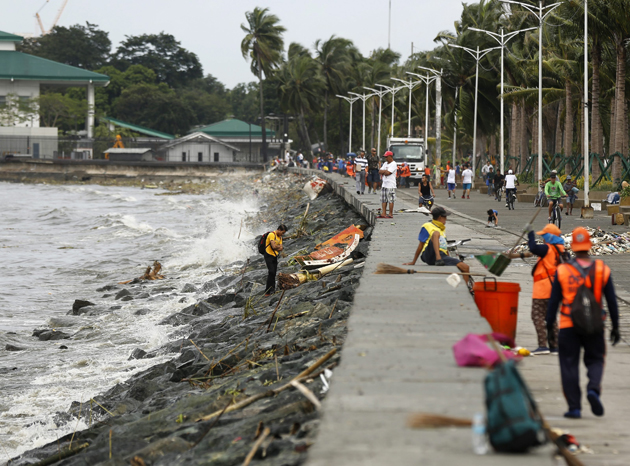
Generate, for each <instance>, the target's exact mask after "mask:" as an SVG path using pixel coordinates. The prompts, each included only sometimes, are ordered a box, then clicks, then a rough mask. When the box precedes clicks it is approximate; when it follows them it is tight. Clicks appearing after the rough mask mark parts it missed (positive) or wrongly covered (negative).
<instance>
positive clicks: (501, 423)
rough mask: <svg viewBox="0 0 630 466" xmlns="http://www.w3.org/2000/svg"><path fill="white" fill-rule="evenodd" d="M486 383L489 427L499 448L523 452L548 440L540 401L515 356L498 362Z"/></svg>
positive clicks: (499, 450) (494, 446)
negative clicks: (530, 389) (540, 412)
mask: <svg viewBox="0 0 630 466" xmlns="http://www.w3.org/2000/svg"><path fill="white" fill-rule="evenodd" d="M484 386H485V391H486V409H487V416H486V419H487V421H486V422H487V426H486V431H487V432H488V437H489V440H490V444H491V445H492V447H493V448H494V449H495V450H496V451H498V452H504V453H523V452H526V451H527V450H528V449H530V448H531V447H536V446H539V445H543V444H544V443H546V442H547V436H546V435H545V431H544V429H543V422H542V419H541V417H540V415H539V414H538V409H537V408H536V403H535V402H534V399H533V398H532V396H531V394H530V393H529V390H528V388H527V385H525V382H524V381H523V379H522V378H521V375H520V374H519V372H518V369H517V368H516V366H515V364H514V361H513V360H509V361H507V362H504V363H499V364H497V366H496V367H495V369H494V370H493V371H492V372H490V373H489V374H488V375H487V376H486V380H485V384H484Z"/></svg>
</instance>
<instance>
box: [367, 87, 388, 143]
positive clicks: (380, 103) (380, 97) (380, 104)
mask: <svg viewBox="0 0 630 466" xmlns="http://www.w3.org/2000/svg"><path fill="white" fill-rule="evenodd" d="M363 89H367V90H368V91H372V92H374V94H376V95H377V96H378V138H377V141H378V142H377V143H376V147H377V149H376V153H377V154H380V153H381V113H382V109H383V108H382V107H383V96H384V95H385V94H387V93H388V92H389V91H388V90H387V89H382V90H380V91H379V90H376V89H372V88H371V87H365V86H364V87H363Z"/></svg>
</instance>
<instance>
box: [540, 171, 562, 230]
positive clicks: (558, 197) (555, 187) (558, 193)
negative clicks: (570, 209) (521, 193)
mask: <svg viewBox="0 0 630 466" xmlns="http://www.w3.org/2000/svg"><path fill="white" fill-rule="evenodd" d="M550 177H551V180H549V181H548V182H547V184H545V196H547V199H548V200H549V222H551V210H552V209H553V206H554V204H555V203H556V202H557V203H558V206H559V207H560V213H561V214H562V196H566V195H567V193H565V192H564V188H563V187H562V183H560V181H558V172H556V171H555V170H554V171H552V172H551V175H550Z"/></svg>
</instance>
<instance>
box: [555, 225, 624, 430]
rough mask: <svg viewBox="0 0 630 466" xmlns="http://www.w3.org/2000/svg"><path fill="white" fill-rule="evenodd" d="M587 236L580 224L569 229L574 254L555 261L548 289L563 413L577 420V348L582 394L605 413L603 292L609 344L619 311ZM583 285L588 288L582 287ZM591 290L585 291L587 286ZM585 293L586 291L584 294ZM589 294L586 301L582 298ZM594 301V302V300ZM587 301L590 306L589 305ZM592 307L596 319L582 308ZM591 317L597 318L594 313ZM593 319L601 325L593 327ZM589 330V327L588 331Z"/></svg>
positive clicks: (608, 278) (613, 340) (607, 274)
mask: <svg viewBox="0 0 630 466" xmlns="http://www.w3.org/2000/svg"><path fill="white" fill-rule="evenodd" d="M591 247H592V243H591V238H590V235H589V233H588V231H587V230H586V228H583V227H577V228H576V229H575V230H573V234H572V242H571V248H572V249H573V252H575V259H573V260H571V261H570V262H567V263H565V264H560V265H559V266H558V270H557V272H556V278H555V280H554V283H553V288H552V290H551V298H550V299H549V307H548V309H547V328H548V329H550V328H552V326H553V325H554V322H555V321H556V314H557V313H558V305H559V304H560V306H561V307H560V325H559V327H560V332H559V333H558V343H559V360H560V375H561V379H562V390H563V392H564V397H565V398H566V400H567V404H568V405H569V410H568V411H567V412H566V413H565V414H564V417H567V418H572V419H579V418H580V417H582V412H581V410H582V392H581V390H580V352H581V349H582V348H584V364H585V365H586V376H587V377H588V384H587V385H586V399H587V400H588V402H589V404H590V405H591V411H592V412H593V414H594V415H595V416H603V415H604V405H603V404H602V401H601V399H600V396H601V389H602V386H601V384H602V376H603V375H604V359H605V356H606V341H605V338H604V319H605V318H606V314H605V312H604V310H603V308H602V295H603V296H605V297H606V302H607V304H608V312H609V313H610V320H611V322H612V330H611V331H610V341H611V343H612V345H613V346H615V345H616V344H617V343H619V339H620V338H621V337H620V335H619V311H618V308H617V296H616V295H615V287H614V285H613V281H612V277H611V276H610V269H609V268H608V266H607V265H606V264H604V262H603V261H601V260H595V261H593V260H591V258H590V256H589V251H590V250H591ZM582 284H584V285H585V287H587V290H586V291H585V287H582ZM589 290H590V291H589ZM589 294H590V296H589ZM589 297H590V298H591V299H590V300H588V299H587V298H589ZM593 300H594V301H595V302H596V303H593ZM589 301H590V302H591V303H593V304H595V305H589ZM587 307H588V309H589V311H591V312H593V311H594V312H596V313H597V314H598V315H601V321H600V320H599V319H595V320H593V319H588V317H587V315H589V314H590V315H592V314H591V313H587V312H586V308H587ZM580 316H581V317H582V318H585V319H587V320H589V322H590V323H591V326H590V328H589V329H588V330H587V328H586V327H585V326H584V325H583V324H580V322H583V320H582V319H580V318H579V317H580ZM595 317H598V316H597V315H596V316H595ZM595 324H597V326H599V324H601V327H600V328H595ZM589 330H590V332H589Z"/></svg>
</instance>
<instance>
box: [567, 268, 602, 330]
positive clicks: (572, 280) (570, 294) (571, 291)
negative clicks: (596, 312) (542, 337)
mask: <svg viewBox="0 0 630 466" xmlns="http://www.w3.org/2000/svg"><path fill="white" fill-rule="evenodd" d="M591 267H595V274H594V275H595V283H591V277H590V272H591V268H590V267H589V269H588V271H587V277H586V280H587V281H586V286H589V287H590V288H591V290H592V291H593V294H594V295H595V300H596V301H597V302H598V303H599V305H600V306H601V304H602V290H603V289H604V286H606V283H608V278H609V277H610V269H609V268H608V266H606V264H604V263H603V262H602V261H601V260H596V261H595V262H594V263H593V265H592V266H591ZM584 280H585V279H584V277H583V276H582V274H581V273H580V272H579V271H578V270H577V269H576V268H575V267H574V266H573V265H572V264H560V265H559V266H558V281H559V282H560V285H561V286H562V304H561V306H560V323H559V327H560V328H570V327H573V321H572V320H571V305H572V304H573V300H574V299H575V295H576V294H577V290H578V288H579V287H580V286H581V285H582V283H584Z"/></svg>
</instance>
